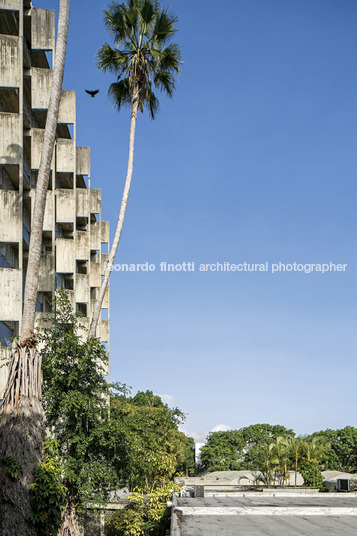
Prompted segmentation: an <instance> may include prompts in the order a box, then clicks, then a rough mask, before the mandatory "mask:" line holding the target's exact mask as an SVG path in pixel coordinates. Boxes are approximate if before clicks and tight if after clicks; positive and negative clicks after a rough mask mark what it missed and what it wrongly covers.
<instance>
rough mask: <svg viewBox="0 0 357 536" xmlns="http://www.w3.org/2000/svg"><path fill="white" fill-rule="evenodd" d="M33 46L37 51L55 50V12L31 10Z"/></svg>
mask: <svg viewBox="0 0 357 536" xmlns="http://www.w3.org/2000/svg"><path fill="white" fill-rule="evenodd" d="M31 46H32V48H33V49H37V50H54V48H55V12H54V11H50V10H48V9H35V8H32V10H31Z"/></svg>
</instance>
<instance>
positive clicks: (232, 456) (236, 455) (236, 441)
mask: <svg viewBox="0 0 357 536" xmlns="http://www.w3.org/2000/svg"><path fill="white" fill-rule="evenodd" d="M293 435H294V432H293V430H289V429H287V428H285V427H284V426H281V425H271V424H254V425H251V426H247V427H245V428H241V429H240V430H229V431H227V432H211V433H210V434H209V436H208V439H207V443H206V445H204V446H203V447H202V450H201V463H202V465H203V467H204V468H205V469H206V470H208V471H239V470H241V469H251V470H253V471H254V470H257V469H260V468H261V465H262V463H264V459H265V461H266V454H267V451H266V448H268V446H269V444H270V443H271V442H272V440H274V439H276V438H277V437H281V436H282V437H290V436H293Z"/></svg>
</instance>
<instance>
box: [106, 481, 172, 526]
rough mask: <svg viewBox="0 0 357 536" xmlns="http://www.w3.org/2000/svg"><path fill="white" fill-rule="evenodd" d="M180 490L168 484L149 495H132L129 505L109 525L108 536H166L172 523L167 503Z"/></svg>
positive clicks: (136, 493)
mask: <svg viewBox="0 0 357 536" xmlns="http://www.w3.org/2000/svg"><path fill="white" fill-rule="evenodd" d="M179 489H180V488H179V487H178V486H177V485H175V484H166V485H164V486H160V487H158V488H157V489H156V490H155V491H152V492H151V493H148V494H147V495H143V494H142V493H139V492H134V493H132V494H131V495H130V497H129V505H128V506H127V507H126V508H124V509H122V510H118V511H117V512H116V513H115V514H114V515H113V516H112V518H111V520H110V522H109V523H108V526H107V530H108V532H107V534H108V536H150V535H155V536H165V535H166V534H167V530H168V527H169V522H170V510H169V508H168V507H167V501H168V500H170V499H171V496H172V492H173V491H174V490H176V491H178V490H179Z"/></svg>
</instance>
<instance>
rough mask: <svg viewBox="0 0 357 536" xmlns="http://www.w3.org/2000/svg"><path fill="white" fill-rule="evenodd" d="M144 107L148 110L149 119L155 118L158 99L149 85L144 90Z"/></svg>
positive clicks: (157, 109)
mask: <svg viewBox="0 0 357 536" xmlns="http://www.w3.org/2000/svg"><path fill="white" fill-rule="evenodd" d="M145 107H146V108H147V109H148V110H149V112H150V117H151V119H155V116H156V114H157V112H158V111H159V100H158V99H157V97H156V95H155V94H154V93H153V91H152V90H151V88H150V87H148V88H147V90H146V99H145Z"/></svg>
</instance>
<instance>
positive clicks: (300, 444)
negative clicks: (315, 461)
mask: <svg viewBox="0 0 357 536" xmlns="http://www.w3.org/2000/svg"><path fill="white" fill-rule="evenodd" d="M287 446H288V448H289V451H290V460H291V467H292V468H293V471H294V473H295V487H296V486H297V474H298V471H299V469H300V466H301V464H302V463H303V462H304V461H305V459H306V458H305V454H304V450H305V442H304V439H303V438H302V437H289V438H288V440H287Z"/></svg>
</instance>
